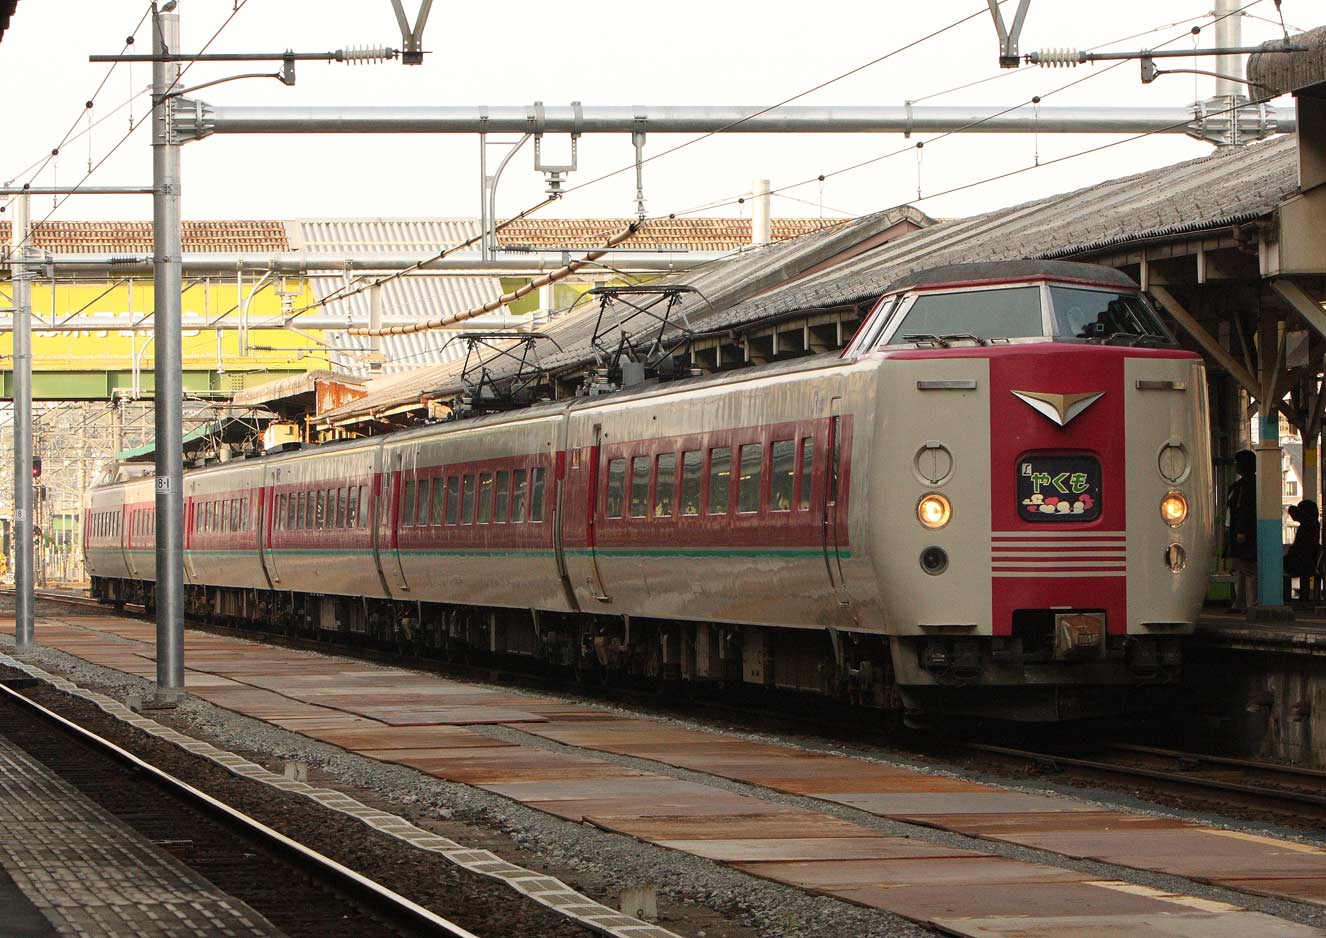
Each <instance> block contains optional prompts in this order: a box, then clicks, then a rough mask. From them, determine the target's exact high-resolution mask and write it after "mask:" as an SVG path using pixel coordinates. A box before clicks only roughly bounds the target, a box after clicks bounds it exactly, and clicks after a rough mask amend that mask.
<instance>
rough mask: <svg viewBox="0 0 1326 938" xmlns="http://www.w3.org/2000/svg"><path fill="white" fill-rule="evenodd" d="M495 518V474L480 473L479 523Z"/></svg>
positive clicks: (485, 522)
mask: <svg viewBox="0 0 1326 938" xmlns="http://www.w3.org/2000/svg"><path fill="white" fill-rule="evenodd" d="M492 520H493V474H492V473H491V472H481V473H479V523H480V524H487V523H488V522H489V521H492Z"/></svg>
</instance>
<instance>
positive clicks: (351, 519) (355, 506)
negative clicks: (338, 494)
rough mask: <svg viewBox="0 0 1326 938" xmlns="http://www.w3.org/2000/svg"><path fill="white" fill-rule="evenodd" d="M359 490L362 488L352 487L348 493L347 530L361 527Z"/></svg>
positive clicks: (346, 509) (346, 506) (346, 505)
mask: <svg viewBox="0 0 1326 938" xmlns="http://www.w3.org/2000/svg"><path fill="white" fill-rule="evenodd" d="M359 489H360V486H357V485H352V486H350V490H349V492H347V493H346V504H345V526H346V527H347V528H357V527H359Z"/></svg>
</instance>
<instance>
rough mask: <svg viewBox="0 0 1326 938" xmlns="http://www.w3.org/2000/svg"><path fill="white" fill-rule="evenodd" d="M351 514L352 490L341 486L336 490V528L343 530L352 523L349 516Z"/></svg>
mask: <svg viewBox="0 0 1326 938" xmlns="http://www.w3.org/2000/svg"><path fill="white" fill-rule="evenodd" d="M349 514H350V490H349V489H348V488H346V487H345V486H341V487H340V488H338V489H337V490H336V526H337V527H338V528H343V527H345V526H346V525H347V524H349V523H350V522H349V521H348V520H347V516H348V515H349Z"/></svg>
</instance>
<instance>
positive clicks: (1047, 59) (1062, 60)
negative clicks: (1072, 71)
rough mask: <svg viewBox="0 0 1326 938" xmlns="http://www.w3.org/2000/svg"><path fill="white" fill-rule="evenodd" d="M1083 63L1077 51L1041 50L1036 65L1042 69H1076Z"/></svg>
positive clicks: (1080, 54) (1037, 55)
mask: <svg viewBox="0 0 1326 938" xmlns="http://www.w3.org/2000/svg"><path fill="white" fill-rule="evenodd" d="M1083 61H1084V59H1083V57H1082V53H1081V52H1078V51H1077V50H1076V49H1041V50H1040V51H1039V52H1037V53H1036V64H1037V65H1039V66H1040V67H1041V68H1075V67H1076V66H1077V65H1079V64H1080V63H1081V62H1083Z"/></svg>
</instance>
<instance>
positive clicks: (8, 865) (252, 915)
mask: <svg viewBox="0 0 1326 938" xmlns="http://www.w3.org/2000/svg"><path fill="white" fill-rule="evenodd" d="M0 934H3V935H4V936H5V938H48V936H49V938H54V936H70V935H74V936H78V938H124V936H129V935H133V936H136V938H137V936H154V938H155V936H160V938H167V936H169V938H193V936H200V938H213V936H215V938H222V936H225V938H268V936H278V935H280V932H279V931H277V930H276V929H275V928H274V927H272V925H271V924H270V923H269V922H268V921H267V920H266V919H265V918H264V917H263V916H261V915H259V914H258V913H257V912H255V911H254V910H253V909H251V908H250V907H249V906H247V905H246V904H244V903H242V902H240V901H238V900H236V899H234V898H233V897H231V896H229V895H226V894H225V893H224V892H221V891H220V890H218V889H217V888H216V887H215V886H213V885H212V884H211V883H209V882H207V881H206V880H205V879H203V878H202V877H201V876H199V875H197V874H196V873H194V872H193V871H192V870H190V869H188V868H187V867H186V866H184V865H183V864H182V863H180V862H179V861H178V860H176V859H175V858H174V857H172V856H170V855H169V854H167V853H165V852H164V851H162V850H160V849H159V848H157V847H156V846H155V845H153V844H152V843H150V842H149V841H147V840H145V839H144V838H142V837H140V836H139V835H138V834H137V833H135V832H134V831H133V830H132V829H131V828H129V827H127V826H126V825H124V824H123V823H121V822H120V821H119V820H117V819H116V818H114V817H113V816H111V815H110V814H107V813H106V812H105V811H103V810H102V809H101V808H100V807H98V806H97V805H96V804H94V803H93V802H92V801H91V800H89V799H88V798H87V797H85V796H84V795H83V794H82V793H80V792H79V791H77V790H76V789H75V788H73V787H72V786H71V785H69V784H67V783H66V782H64V781H63V780H61V779H60V778H58V777H57V776H55V775H54V774H52V773H51V772H50V771H49V770H47V769H46V767H45V766H43V765H42V764H41V763H40V762H38V761H36V760H35V759H33V758H32V757H31V756H29V755H28V754H27V753H26V752H24V751H23V750H22V749H19V748H18V747H16V746H14V745H13V744H11V743H10V742H8V741H7V740H5V739H2V738H0Z"/></svg>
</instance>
